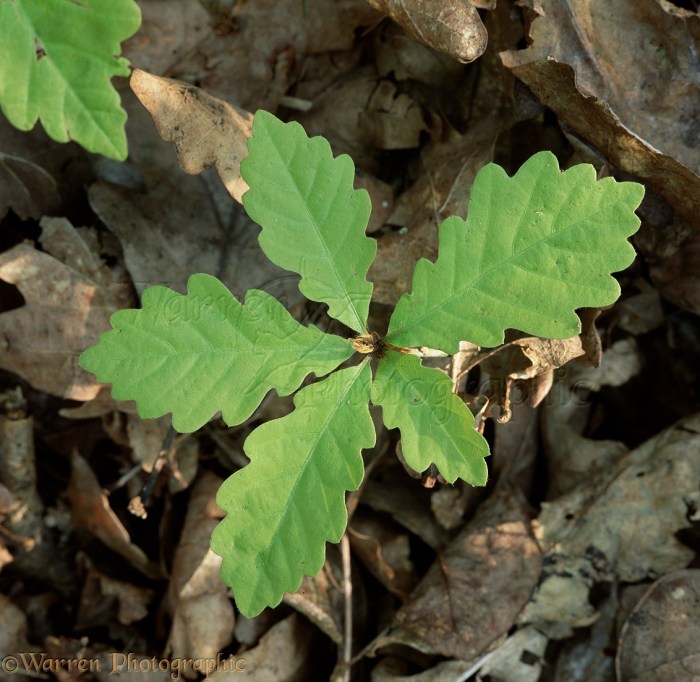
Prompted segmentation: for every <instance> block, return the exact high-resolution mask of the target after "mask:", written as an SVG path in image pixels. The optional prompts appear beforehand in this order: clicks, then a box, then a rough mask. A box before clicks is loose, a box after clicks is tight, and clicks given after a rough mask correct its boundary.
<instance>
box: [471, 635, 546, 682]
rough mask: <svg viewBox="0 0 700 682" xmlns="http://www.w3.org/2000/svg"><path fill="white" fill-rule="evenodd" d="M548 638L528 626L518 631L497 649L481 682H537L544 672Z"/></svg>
mask: <svg viewBox="0 0 700 682" xmlns="http://www.w3.org/2000/svg"><path fill="white" fill-rule="evenodd" d="M548 641H549V640H548V639H547V636H546V635H545V634H544V633H542V632H540V631H539V630H538V629H537V628H534V627H532V626H526V627H524V628H520V629H519V630H516V631H515V632H514V633H513V634H512V635H511V636H510V637H508V639H506V641H505V642H503V644H501V645H500V646H499V647H498V648H497V649H495V650H494V651H493V652H492V654H491V656H489V658H488V660H487V661H486V662H485V663H484V665H483V666H482V667H481V670H480V671H479V674H478V675H477V677H476V679H477V682H482V680H483V679H484V676H485V675H488V679H489V680H492V679H496V680H507V681H509V682H510V681H511V680H512V681H513V682H516V681H517V682H537V681H538V680H539V679H540V675H541V674H542V669H543V667H544V666H543V661H544V653H545V649H546V648H547V642H548Z"/></svg>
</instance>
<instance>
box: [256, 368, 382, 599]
mask: <svg viewBox="0 0 700 682" xmlns="http://www.w3.org/2000/svg"><path fill="white" fill-rule="evenodd" d="M367 363H368V360H363V361H362V362H361V363H360V364H359V365H357V367H358V370H357V373H356V374H355V376H354V377H353V379H352V381H350V382H349V383H348V386H347V388H346V390H345V391H343V393H342V394H341V395H340V396H339V397H338V399H337V400H336V403H335V405H334V407H333V410H332V411H331V412H330V413H329V415H328V417H327V418H326V420H325V421H324V423H323V426H322V428H321V429H320V430H319V431H318V432H317V434H316V437H315V438H314V440H313V444H312V445H311V447H309V450H308V453H309V454H308V456H307V457H306V458H305V459H304V461H303V465H302V466H300V467H299V474H298V475H297V477H296V480H295V481H294V485H293V486H292V488H291V489H290V492H289V496H288V499H289V500H293V499H294V493H295V491H296V489H297V487H298V486H299V484H300V481H301V479H302V478H303V477H304V475H305V474H306V471H307V468H308V464H309V461H310V460H311V458H312V456H313V454H314V453H315V451H316V448H317V447H318V444H319V442H320V440H321V438H322V437H323V436H324V435H325V434H326V431H327V428H328V424H329V423H330V422H331V421H332V420H333V419H334V418H335V416H336V414H337V412H338V410H339V409H340V407H341V406H344V402H345V397H346V396H347V395H348V393H350V391H351V390H352V389H353V388H354V386H355V382H356V381H357V380H358V379H359V378H360V376H361V375H362V373H363V372H364V369H365V366H366V365H367ZM368 402H369V401H368ZM343 493H345V490H343ZM290 506H291V505H289V504H288V505H287V506H286V507H285V509H284V511H283V513H282V514H280V515H279V516H277V515H276V516H275V518H276V519H277V524H276V525H275V527H274V531H273V533H272V538H271V540H270V542H269V544H268V545H267V551H266V552H265V553H264V564H263V565H264V567H265V568H267V564H268V561H269V557H270V548H271V547H273V546H274V544H275V542H276V540H277V536H278V535H279V533H280V531H281V528H282V526H283V524H284V520H285V519H286V517H287V515H288V513H289V507H290ZM325 542H328V538H326V539H325ZM297 572H298V571H297ZM266 574H267V573H266ZM303 574H304V572H303V571H302V575H303ZM268 582H270V581H269V580H268ZM259 585H260V582H259V581H258V582H257V583H256V584H255V587H256V589H257V587H258V586H259Z"/></svg>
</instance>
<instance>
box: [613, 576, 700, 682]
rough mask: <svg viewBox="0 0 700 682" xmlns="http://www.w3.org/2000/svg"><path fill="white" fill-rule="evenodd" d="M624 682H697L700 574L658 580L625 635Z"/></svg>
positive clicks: (619, 664) (620, 666)
mask: <svg viewBox="0 0 700 682" xmlns="http://www.w3.org/2000/svg"><path fill="white" fill-rule="evenodd" d="M616 668H617V679H618V681H619V682H668V680H673V682H697V680H698V679H699V678H700V570H697V569H694V570H685V571H676V572H674V573H670V574H669V575H665V576H664V577H663V578H661V579H659V580H657V581H656V582H655V583H654V584H653V585H652V586H651V587H650V588H649V590H648V591H647V593H646V594H645V595H644V596H643V597H642V598H641V599H640V601H639V603H638V604H637V606H636V607H635V608H634V610H633V611H632V613H631V614H630V617H629V618H628V620H627V622H626V623H625V625H624V627H623V629H622V632H621V634H620V643H619V648H618V652H617V660H616Z"/></svg>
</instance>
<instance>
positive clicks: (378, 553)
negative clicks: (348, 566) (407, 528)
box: [348, 508, 417, 600]
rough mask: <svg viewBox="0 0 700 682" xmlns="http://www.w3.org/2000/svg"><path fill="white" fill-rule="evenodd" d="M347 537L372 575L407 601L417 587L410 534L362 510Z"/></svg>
mask: <svg viewBox="0 0 700 682" xmlns="http://www.w3.org/2000/svg"><path fill="white" fill-rule="evenodd" d="M348 536H349V538H350V544H351V545H352V548H353V551H354V552H355V555H356V556H357V558H358V559H359V560H360V561H361V562H362V563H363V564H364V565H365V567H366V568H367V569H368V570H369V572H370V573H372V575H373V576H374V577H375V578H376V579H377V580H379V582H380V583H382V585H384V586H385V587H386V588H387V589H388V590H389V591H390V592H391V593H392V594H395V595H397V596H398V597H400V598H401V599H402V600H405V599H406V598H407V597H408V594H409V593H410V592H411V591H412V590H413V588H414V587H415V586H416V583H417V578H416V572H415V568H414V566H413V562H412V561H411V556H410V555H411V548H410V545H409V538H408V534H407V533H405V532H402V531H401V529H400V527H397V525H396V524H393V523H391V522H390V520H387V519H385V518H382V517H379V516H377V515H370V514H367V513H364V512H363V510H362V508H360V509H358V510H357V511H356V512H355V513H354V514H353V517H352V521H351V523H350V526H349V528H348Z"/></svg>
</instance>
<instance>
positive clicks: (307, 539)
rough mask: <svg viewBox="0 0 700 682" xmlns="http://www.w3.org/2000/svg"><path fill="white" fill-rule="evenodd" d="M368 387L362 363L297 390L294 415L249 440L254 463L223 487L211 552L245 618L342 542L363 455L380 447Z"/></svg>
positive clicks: (272, 600) (276, 597) (316, 568)
mask: <svg viewBox="0 0 700 682" xmlns="http://www.w3.org/2000/svg"><path fill="white" fill-rule="evenodd" d="M370 381H371V373H370V368H369V364H368V362H367V361H366V360H365V361H364V362H362V363H361V364H359V365H356V366H354V367H350V368H348V369H342V370H340V371H338V372H335V373H334V374H332V375H331V376H329V377H328V378H326V379H324V380H323V381H321V382H319V383H316V384H313V385H312V386H309V387H307V388H304V389H302V390H301V391H299V393H297V394H296V396H294V406H295V408H296V409H295V410H294V412H292V413H291V414H288V415H287V416H286V417H282V418H281V419H275V420H273V421H270V422H267V423H265V424H263V425H262V426H259V427H258V428H257V429H256V430H255V431H253V433H251V434H250V436H248V439H247V440H246V442H245V445H244V449H245V452H246V454H247V455H248V457H250V460H251V461H250V464H249V465H248V466H246V467H244V468H243V469H242V470H241V471H238V472H236V473H235V474H233V476H231V477H230V478H229V479H228V480H227V481H225V482H224V484H223V485H222V486H221V488H220V489H219V493H218V495H217V497H216V501H217V504H218V505H219V506H220V507H221V508H222V509H224V510H225V511H226V512H228V516H227V517H226V518H225V519H224V520H223V521H222V522H221V523H220V524H219V525H218V526H217V527H216V529H215V531H214V534H213V536H212V540H211V543H212V549H213V550H214V551H215V552H216V553H217V554H219V555H220V556H222V557H223V560H224V561H223V565H222V569H221V572H222V577H223V579H224V582H226V583H227V584H228V585H230V586H231V587H232V588H233V595H234V597H235V599H236V603H237V604H238V608H239V609H240V610H241V613H243V614H244V615H246V616H248V617H252V616H254V615H256V614H258V613H259V612H260V611H262V609H263V608H265V607H266V606H276V605H277V604H279V602H280V600H281V599H282V595H283V593H284V592H290V591H294V590H296V589H297V588H298V587H299V583H300V582H301V578H302V576H303V575H315V574H316V573H317V572H318V571H319V570H320V568H321V566H322V565H323V558H324V554H325V543H326V542H327V541H330V542H338V541H339V540H340V538H341V536H342V534H343V532H344V530H345V525H346V523H347V511H346V509H345V491H347V490H355V489H356V488H357V487H358V486H359V485H360V482H361V481H362V475H363V463H362V456H361V451H362V449H363V448H369V447H372V446H373V445H374V442H375V432H374V424H373V422H372V418H371V416H370V414H369V405H368V403H369V392H370Z"/></svg>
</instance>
